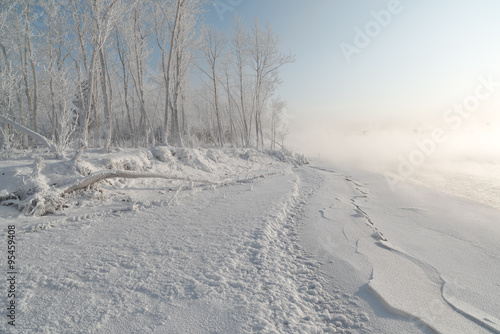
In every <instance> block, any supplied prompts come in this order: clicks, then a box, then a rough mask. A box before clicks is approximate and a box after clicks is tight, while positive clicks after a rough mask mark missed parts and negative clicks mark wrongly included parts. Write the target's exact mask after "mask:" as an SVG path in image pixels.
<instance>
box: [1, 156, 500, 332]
mask: <svg viewBox="0 0 500 334" xmlns="http://www.w3.org/2000/svg"><path fill="white" fill-rule="evenodd" d="M9 155H10V156H9V157H8V158H6V157H5V156H4V159H3V160H1V161H0V197H2V198H7V197H8V196H10V195H11V194H13V193H14V192H16V191H17V190H19V189H22V188H23V187H26V186H29V185H32V183H30V182H32V181H33V178H34V180H36V181H37V182H39V183H40V184H42V185H47V186H48V188H49V190H53V191H54V190H57V189H64V187H66V186H68V185H70V184H72V183H74V182H75V181H77V180H80V179H82V178H84V177H85V175H83V174H86V173H95V172H98V171H100V170H108V169H109V170H111V169H123V170H128V171H132V172H138V173H139V172H152V173H153V172H154V173H165V174H169V175H177V176H178V177H186V178H190V179H192V180H194V179H200V180H207V181H214V182H222V181H224V183H221V184H220V185H219V186H211V185H208V184H203V182H191V183H192V184H191V183H190V182H186V181H180V180H164V179H111V180H107V181H101V182H100V183H99V184H96V185H94V186H92V187H91V188H90V189H88V190H80V191H77V192H75V193H74V194H72V195H71V196H69V197H67V198H65V199H64V203H65V208H64V210H63V211H58V212H57V213H55V214H50V215H45V216H40V217H36V216H26V215H24V214H21V213H20V212H19V211H18V210H16V209H15V208H13V207H12V206H0V221H1V226H2V229H3V231H6V226H7V225H10V224H15V225H16V231H17V237H16V238H17V242H18V248H17V256H18V257H17V261H18V262H17V263H18V266H19V274H18V281H19V283H18V286H17V290H18V294H16V300H17V301H16V303H18V308H17V310H18V311H17V312H18V313H17V318H16V327H15V329H14V328H12V326H8V325H7V322H6V321H2V322H0V331H2V332H7V331H9V332H13V333H53V332H60V333H86V332H91V333H137V332H141V333H249V332H255V333H336V332H340V333H432V332H437V333H496V332H500V320H499V319H498V318H499V315H500V303H499V301H498V298H496V296H499V295H500V281H499V280H498V277H500V257H499V256H498V254H500V245H499V244H498V240H499V237H500V226H498V222H499V221H500V219H499V218H500V211H498V210H497V209H495V208H492V207H489V206H486V205H484V204H481V203H478V202H473V201H471V200H469V199H465V198H459V197H456V196H453V195H451V194H445V193H442V192H438V191H435V190H432V189H429V188H426V187H421V186H419V185H415V184H410V183H401V185H399V186H398V187H397V190H396V192H395V193H393V192H392V191H391V189H390V188H389V186H388V185H387V184H386V182H385V177H384V176H383V175H377V174H373V173H368V172H363V171H358V170H354V169H349V170H343V169H341V168H339V167H337V166H332V165H331V163H327V162H320V161H314V162H313V163H312V164H311V165H302V163H303V162H304V159H303V157H299V156H293V155H291V154H282V153H281V154H279V153H277V152H259V151H255V150H237V149H225V150H218V149H202V150H194V149H170V148H165V147H161V148H155V149H153V150H132V149H130V150H120V151H117V152H114V153H112V154H109V155H105V156H103V155H102V154H101V153H99V152H98V151H89V152H87V153H86V156H85V157H84V160H83V161H84V163H82V164H80V165H79V166H78V168H73V167H72V166H71V164H69V163H64V162H60V161H57V160H51V159H49V158H47V157H46V156H44V154H43V153H29V154H26V155H25V156H23V155H22V154H20V153H16V152H10V153H9ZM37 156H44V157H45V159H44V161H43V168H41V170H40V175H38V176H36V177H33V170H34V158H36V157H37ZM82 172H83V174H82ZM30 177H32V180H31V181H29V179H30ZM23 179H24V182H23ZM228 180H229V181H228ZM2 239H3V240H6V238H5V236H4V237H3V238H2ZM5 242H6V241H2V244H3V245H4V247H3V248H4V249H5V248H6V245H5ZM4 266H5V265H4ZM4 320H5V319H4Z"/></svg>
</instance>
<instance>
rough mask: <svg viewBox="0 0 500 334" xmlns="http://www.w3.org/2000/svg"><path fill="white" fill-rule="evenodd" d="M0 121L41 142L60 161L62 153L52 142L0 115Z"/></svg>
mask: <svg viewBox="0 0 500 334" xmlns="http://www.w3.org/2000/svg"><path fill="white" fill-rule="evenodd" d="M0 121H1V122H3V123H7V124H9V125H11V126H13V127H15V128H16V129H18V130H19V131H21V132H22V133H24V134H26V135H28V136H29V137H31V138H33V139H35V140H38V141H41V142H42V143H43V144H44V145H45V146H47V147H48V148H49V149H50V150H51V151H52V152H53V153H55V154H56V156H57V158H58V159H60V158H63V157H64V156H63V153H62V151H61V150H60V149H59V147H58V146H57V145H56V144H54V143H53V142H52V141H50V140H49V139H48V138H46V137H44V136H42V135H41V134H39V133H37V132H35V131H32V130H30V129H28V128H27V127H25V126H22V125H21V124H19V123H17V122H14V121H13V120H11V119H8V118H7V117H4V116H2V115H0Z"/></svg>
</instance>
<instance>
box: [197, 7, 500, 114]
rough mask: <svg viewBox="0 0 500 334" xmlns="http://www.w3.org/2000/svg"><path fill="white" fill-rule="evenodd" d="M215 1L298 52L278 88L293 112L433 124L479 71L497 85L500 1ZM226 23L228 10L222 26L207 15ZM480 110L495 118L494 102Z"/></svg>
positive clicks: (465, 91)
mask: <svg viewBox="0 0 500 334" xmlns="http://www.w3.org/2000/svg"><path fill="white" fill-rule="evenodd" d="M219 3H223V4H227V5H228V6H231V7H233V8H234V9H235V11H236V12H237V13H238V14H239V15H240V16H242V17H243V18H244V19H245V21H247V22H249V23H251V22H252V21H253V18H254V17H258V18H259V19H260V21H261V22H262V23H265V22H270V24H271V26H272V28H273V30H274V31H275V32H276V33H278V34H279V35H280V37H281V39H282V41H283V44H282V49H283V51H285V52H286V51H288V50H289V51H291V52H292V53H293V54H295V55H296V59H297V61H296V62H295V63H294V64H290V65H288V66H286V68H284V69H283V71H282V78H283V80H284V83H283V85H282V86H281V88H280V91H279V94H280V95H281V96H282V97H283V98H284V99H286V100H287V102H288V106H289V112H290V113H292V114H295V115H322V116H324V117H335V118H338V119H344V118H348V119H355V120H366V121H367V122H368V121H373V120H389V119H395V120H405V119H408V118H410V119H424V118H432V117H437V116H436V115H440V114H442V113H443V111H444V110H445V109H446V108H449V107H450V106H451V105H453V103H455V102H460V101H462V100H463V98H464V96H467V95H468V94H471V93H472V92H473V91H474V87H476V86H477V84H478V78H479V76H480V75H489V74H491V73H496V78H498V80H499V81H500V20H499V19H498V13H500V1H496V0H476V1H471V0H441V1H432V0H421V1H418V0H413V1H412V0H400V1H397V0H392V1H391V0H385V1H379V0H373V1H368V0H364V1H362V0H358V1H353V0H310V1H305V0H274V1H270V0H267V1H264V0H219ZM231 3H232V4H234V6H233V5H231ZM398 3H399V4H398ZM396 5H397V6H396ZM391 6H393V7H391ZM389 8H397V11H394V13H392V14H391V18H390V20H389V21H388V22H389V23H388V24H387V26H386V27H382V26H380V27H381V29H380V32H379V33H378V34H374V35H373V37H371V38H370V37H369V40H370V43H369V45H368V46H367V47H364V48H362V49H359V50H360V52H359V54H353V55H352V57H351V62H348V61H347V60H346V57H345V56H344V54H343V52H342V50H341V47H340V46H341V45H342V43H349V44H350V45H355V44H354V39H355V37H356V32H355V28H356V27H357V28H359V29H360V30H361V31H363V32H365V31H366V27H367V24H368V25H369V24H370V22H371V21H375V19H374V16H373V14H372V11H375V12H376V13H381V11H387V10H388V9H389ZM385 13H387V12H385ZM389 13H390V12H389ZM231 17H232V13H231V12H229V11H228V12H225V13H224V15H223V18H224V19H223V20H221V16H220V15H218V14H217V12H216V10H215V9H213V8H212V9H211V10H210V12H209V13H207V19H208V22H209V23H212V24H214V25H216V26H218V27H219V28H221V29H228V27H229V26H230V23H231ZM372 23H373V22H372ZM499 92H500V89H499ZM484 108H485V109H487V110H485V111H484V112H485V113H486V114H490V115H493V114H495V112H496V111H495V110H498V109H500V104H498V103H497V101H493V102H492V101H490V102H489V103H487V104H485V106H484ZM495 108H496V109H495ZM496 113H497V114H498V112H496Z"/></svg>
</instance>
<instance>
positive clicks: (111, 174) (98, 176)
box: [62, 170, 228, 194]
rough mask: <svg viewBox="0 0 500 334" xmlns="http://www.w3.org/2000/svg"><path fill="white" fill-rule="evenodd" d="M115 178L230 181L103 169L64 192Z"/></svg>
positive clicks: (210, 182)
mask: <svg viewBox="0 0 500 334" xmlns="http://www.w3.org/2000/svg"><path fill="white" fill-rule="evenodd" d="M114 178H122V179H140V178H158V179H166V180H182V181H193V182H199V183H208V184H213V185H216V186H220V185H223V184H225V183H226V182H228V181H224V182H214V181H209V180H203V179H191V178H189V177H179V176H175V175H165V174H159V173H138V172H129V171H124V170H109V171H108V170H106V171H101V172H97V173H94V174H92V175H89V176H88V177H86V178H84V179H83V180H81V181H79V182H78V183H76V184H74V185H72V186H70V187H68V188H66V189H65V190H64V191H63V192H62V194H69V193H72V192H74V191H77V190H80V189H84V188H87V187H89V186H91V185H93V184H94V183H96V182H99V181H102V180H107V179H114Z"/></svg>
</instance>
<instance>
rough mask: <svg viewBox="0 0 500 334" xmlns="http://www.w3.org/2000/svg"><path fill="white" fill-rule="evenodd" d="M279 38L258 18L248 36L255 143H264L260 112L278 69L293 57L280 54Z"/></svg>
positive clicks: (273, 85)
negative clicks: (261, 25) (252, 87)
mask: <svg viewBox="0 0 500 334" xmlns="http://www.w3.org/2000/svg"><path fill="white" fill-rule="evenodd" d="M280 43H281V42H280V39H279V37H278V36H277V35H275V34H274V33H273V32H272V30H271V26H270V25H269V24H267V25H266V27H265V30H263V29H262V28H261V27H260V24H259V20H258V19H257V18H256V19H255V21H254V25H253V29H252V34H251V35H250V36H249V39H248V45H249V57H250V67H251V68H252V71H253V74H254V76H255V90H254V98H253V106H254V109H255V136H256V145H257V148H259V144H262V145H263V144H264V136H263V131H262V112H263V110H264V105H265V103H266V101H267V100H268V99H269V97H270V96H272V93H273V92H274V89H275V88H276V86H277V85H278V84H279V83H280V79H279V69H280V68H281V67H282V66H283V65H285V64H288V63H293V62H294V61H295V57H294V56H293V55H291V54H288V55H285V54H282V53H281V52H280V50H279V45H280Z"/></svg>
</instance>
